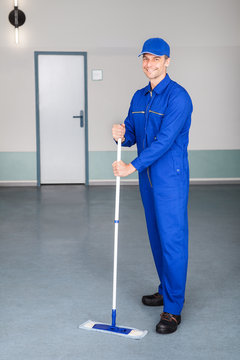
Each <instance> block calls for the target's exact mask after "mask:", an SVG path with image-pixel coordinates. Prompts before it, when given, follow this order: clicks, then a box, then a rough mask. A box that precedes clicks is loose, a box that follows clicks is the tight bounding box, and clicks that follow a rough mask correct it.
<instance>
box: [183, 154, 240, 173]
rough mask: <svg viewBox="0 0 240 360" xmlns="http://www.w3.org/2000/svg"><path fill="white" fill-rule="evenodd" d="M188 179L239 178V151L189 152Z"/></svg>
mask: <svg viewBox="0 0 240 360" xmlns="http://www.w3.org/2000/svg"><path fill="white" fill-rule="evenodd" d="M189 164H190V177H191V178H192V179H194V178H240V150H190V151H189Z"/></svg>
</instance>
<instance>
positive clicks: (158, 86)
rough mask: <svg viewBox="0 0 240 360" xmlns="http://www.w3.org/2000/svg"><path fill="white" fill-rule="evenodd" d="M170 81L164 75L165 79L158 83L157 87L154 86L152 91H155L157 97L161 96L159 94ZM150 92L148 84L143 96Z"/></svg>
mask: <svg viewBox="0 0 240 360" xmlns="http://www.w3.org/2000/svg"><path fill="white" fill-rule="evenodd" d="M170 81H171V79H170V77H169V75H168V74H166V76H165V78H164V79H163V80H162V81H160V83H159V84H158V85H157V86H155V88H154V89H153V91H155V92H156V93H157V94H158V95H159V94H161V92H162V91H163V90H164V89H165V88H166V87H167V86H168V84H169V83H170ZM150 91H151V83H150V82H149V84H148V85H147V86H146V87H145V95H146V94H147V93H149V92H150Z"/></svg>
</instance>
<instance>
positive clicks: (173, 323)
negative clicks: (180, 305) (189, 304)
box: [156, 312, 181, 334]
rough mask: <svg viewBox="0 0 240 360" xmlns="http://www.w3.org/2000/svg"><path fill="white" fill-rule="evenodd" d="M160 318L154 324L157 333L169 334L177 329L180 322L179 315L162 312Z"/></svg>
mask: <svg viewBox="0 0 240 360" xmlns="http://www.w3.org/2000/svg"><path fill="white" fill-rule="evenodd" d="M160 316H161V320H160V321H159V323H158V324H157V326H156V332H157V333H159V334H170V333H173V332H174V331H176V330H177V327H178V325H179V324H180V322H181V315H173V314H169V313H166V312H163V313H162V314H161V315H160Z"/></svg>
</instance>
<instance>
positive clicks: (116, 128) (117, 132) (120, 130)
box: [112, 124, 126, 142]
mask: <svg viewBox="0 0 240 360" xmlns="http://www.w3.org/2000/svg"><path fill="white" fill-rule="evenodd" d="M125 132H126V129H125V125H124V124H114V125H113V127H112V136H113V138H114V140H115V141H118V139H120V138H121V140H122V142H123V141H124V140H125V138H124V135H125Z"/></svg>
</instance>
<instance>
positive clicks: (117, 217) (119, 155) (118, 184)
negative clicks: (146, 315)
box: [112, 139, 122, 310]
mask: <svg viewBox="0 0 240 360" xmlns="http://www.w3.org/2000/svg"><path fill="white" fill-rule="evenodd" d="M121 146H122V140H121V139H118V147H117V161H120V160H121ZM119 198H120V176H117V177H116V198H115V221H114V223H115V226H114V259H113V301H112V309H113V310H116V298H117V259H118V224H119Z"/></svg>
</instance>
